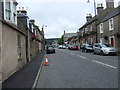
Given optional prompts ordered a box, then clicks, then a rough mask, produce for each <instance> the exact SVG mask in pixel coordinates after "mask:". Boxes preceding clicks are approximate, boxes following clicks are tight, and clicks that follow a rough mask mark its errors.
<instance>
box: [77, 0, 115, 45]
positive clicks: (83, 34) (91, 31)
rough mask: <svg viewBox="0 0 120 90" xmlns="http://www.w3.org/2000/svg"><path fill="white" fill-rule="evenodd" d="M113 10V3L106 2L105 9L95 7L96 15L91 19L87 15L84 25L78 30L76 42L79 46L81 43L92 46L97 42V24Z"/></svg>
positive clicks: (98, 6) (90, 16)
mask: <svg viewBox="0 0 120 90" xmlns="http://www.w3.org/2000/svg"><path fill="white" fill-rule="evenodd" d="M113 9H114V1H113V0H111V1H110V0H106V8H105V9H104V7H103V5H102V4H98V5H97V15H96V16H94V17H92V15H91V14H87V16H86V23H85V24H84V25H83V26H82V27H80V28H79V29H78V30H79V32H78V41H79V43H80V46H81V45H82V44H83V43H89V44H94V43H98V42H99V38H98V36H99V32H98V31H99V30H98V23H99V22H100V21H101V20H102V19H103V18H104V17H105V16H106V15H107V14H108V13H109V12H111V11H112V10H113Z"/></svg>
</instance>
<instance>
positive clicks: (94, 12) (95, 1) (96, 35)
mask: <svg viewBox="0 0 120 90" xmlns="http://www.w3.org/2000/svg"><path fill="white" fill-rule="evenodd" d="M87 3H90V0H88V1H87ZM94 13H95V31H96V43H98V39H97V38H98V37H97V13H96V1H95V0H94Z"/></svg>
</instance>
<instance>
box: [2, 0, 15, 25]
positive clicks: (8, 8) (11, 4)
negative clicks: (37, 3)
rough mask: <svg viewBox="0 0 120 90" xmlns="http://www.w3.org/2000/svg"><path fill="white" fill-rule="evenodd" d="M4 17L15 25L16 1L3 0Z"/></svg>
mask: <svg viewBox="0 0 120 90" xmlns="http://www.w3.org/2000/svg"><path fill="white" fill-rule="evenodd" d="M3 5H4V7H3V9H4V19H5V20H6V21H8V22H12V23H14V24H16V25H17V11H16V6H17V2H15V1H12V0H4V4H3Z"/></svg>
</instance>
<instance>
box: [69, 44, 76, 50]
mask: <svg viewBox="0 0 120 90" xmlns="http://www.w3.org/2000/svg"><path fill="white" fill-rule="evenodd" d="M68 49H69V50H78V46H77V45H69V46H68Z"/></svg>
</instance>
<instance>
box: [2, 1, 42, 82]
mask: <svg viewBox="0 0 120 90" xmlns="http://www.w3.org/2000/svg"><path fill="white" fill-rule="evenodd" d="M17 4H18V3H17V2H16V1H15V0H3V1H2V2H1V1H0V5H1V6H0V7H2V8H0V28H1V29H0V58H1V59H0V67H1V68H0V82H1V81H4V80H6V79H7V78H8V77H9V76H11V75H12V74H13V73H15V72H16V71H18V70H19V69H21V68H22V67H23V66H24V65H25V64H26V63H27V62H28V61H30V60H31V59H32V58H33V57H35V56H36V55H37V53H39V52H41V51H42V50H43V48H44V31H43V30H42V29H41V30H40V29H39V27H38V26H37V25H35V23H34V22H31V21H30V22H29V18H28V16H27V11H26V10H24V8H22V9H20V10H18V11H17V10H16V7H17ZM29 23H30V24H29Z"/></svg>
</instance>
